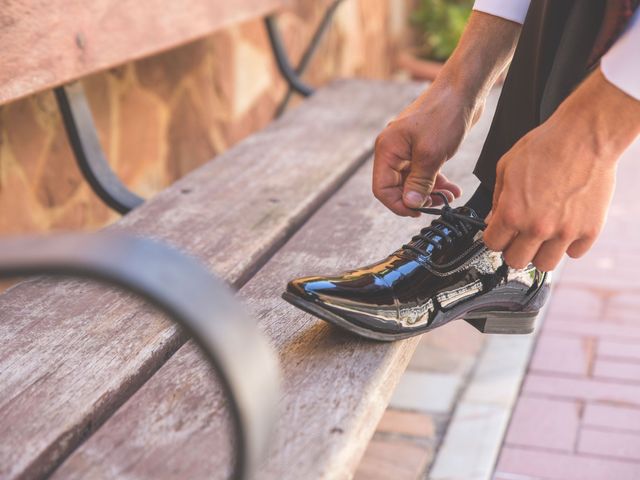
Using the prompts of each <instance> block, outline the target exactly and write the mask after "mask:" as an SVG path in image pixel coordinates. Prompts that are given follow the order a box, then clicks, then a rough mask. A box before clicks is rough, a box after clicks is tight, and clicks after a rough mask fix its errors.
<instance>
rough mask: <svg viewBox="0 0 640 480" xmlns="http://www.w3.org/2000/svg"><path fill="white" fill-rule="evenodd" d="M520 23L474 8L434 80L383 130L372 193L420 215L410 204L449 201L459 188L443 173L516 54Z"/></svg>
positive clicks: (403, 210)
mask: <svg viewBox="0 0 640 480" xmlns="http://www.w3.org/2000/svg"><path fill="white" fill-rule="evenodd" d="M520 28H521V27H520V25H518V24H517V23H514V22H511V21H509V20H505V19H503V18H499V17H495V16H493V15H488V14H486V13H482V12H473V13H472V14H471V18H470V20H469V23H468V25H467V27H466V29H465V32H464V34H463V36H462V38H461V39H460V43H459V45H458V47H457V48H456V50H455V52H454V53H453V55H452V56H451V58H450V59H449V60H448V61H447V63H446V64H445V66H444V67H443V69H442V72H441V73H440V75H438V78H437V79H436V80H435V81H434V83H433V85H432V86H431V87H430V88H429V89H428V90H427V91H426V92H425V93H424V94H422V95H421V96H420V97H419V98H418V99H417V100H416V101H415V102H413V103H412V104H411V105H410V106H409V107H408V108H407V109H406V110H404V111H403V112H402V113H401V114H400V115H399V116H398V117H397V118H396V119H395V120H394V121H393V122H391V123H390V124H389V125H388V126H387V128H386V129H385V130H384V131H383V132H382V133H381V134H380V135H379V137H378V139H377V142H376V149H375V160H374V170H373V193H374V195H375V196H376V198H378V199H379V200H380V201H381V202H382V203H383V204H384V205H386V206H387V207H388V208H389V209H390V210H391V211H393V212H395V213H397V214H398V215H402V216H419V215H420V213H418V212H416V211H415V210H412V208H417V207H421V206H423V205H425V204H430V203H431V204H434V205H436V204H438V203H439V202H440V199H439V197H432V196H431V193H432V192H433V191H434V190H439V191H442V192H443V193H444V194H445V195H447V197H449V200H453V199H454V198H455V197H458V196H460V194H461V191H460V187H458V186H457V185H455V184H454V183H452V182H450V181H449V180H447V178H446V177H445V176H444V175H442V174H441V173H440V169H441V168H442V165H443V164H444V162H445V161H447V160H448V159H449V158H451V157H452V156H453V154H454V153H455V152H456V150H457V149H458V147H459V146H460V142H462V139H463V138H464V136H465V134H466V133H467V131H468V130H469V129H470V128H471V126H472V125H473V124H474V123H475V122H476V121H477V119H478V118H479V116H480V113H481V112H482V108H483V106H484V102H485V99H486V96H487V94H488V92H489V90H490V88H491V86H492V85H493V84H494V83H495V80H496V79H497V78H498V77H499V75H500V73H501V72H502V71H503V70H504V68H505V67H506V65H507V64H508V63H509V61H510V60H511V57H512V56H513V50H514V49H515V45H516V42H517V39H518V36H519V34H520Z"/></svg>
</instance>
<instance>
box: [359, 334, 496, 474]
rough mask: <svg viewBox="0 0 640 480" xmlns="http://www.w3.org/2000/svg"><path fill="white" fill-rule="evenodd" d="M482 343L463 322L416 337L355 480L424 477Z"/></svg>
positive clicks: (479, 336)
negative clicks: (404, 370)
mask: <svg viewBox="0 0 640 480" xmlns="http://www.w3.org/2000/svg"><path fill="white" fill-rule="evenodd" d="M484 340H485V338H484V337H483V336H482V335H481V334H480V333H479V332H477V331H476V330H475V329H474V328H473V327H471V326H469V325H466V324H464V323H463V322H454V323H453V324H451V325H448V326H447V327H446V328H441V329H438V330H436V331H434V332H432V333H430V334H429V335H425V336H423V337H422V340H421V341H420V344H419V345H418V348H417V349H416V352H415V354H414V356H413V358H412V359H411V363H410V364H409V367H408V369H407V372H406V373H405V375H404V376H403V378H402V379H401V381H400V384H399V385H398V387H397V388H396V390H395V392H394V395H393V397H392V399H391V402H390V404H389V408H388V409H387V411H386V412H385V414H384V416H383V417H382V420H381V421H380V423H379V424H378V427H377V429H376V433H375V435H374V437H373V439H372V440H371V442H370V443H369V446H368V447H367V450H366V452H365V454H364V458H363V459H362V462H361V464H360V467H359V468H358V470H357V472H356V474H355V480H389V479H394V480H417V479H421V478H425V476H426V474H427V472H428V470H429V468H430V467H431V465H432V464H433V460H434V458H435V453H436V452H437V450H438V447H439V445H440V444H441V442H442V439H443V437H444V434H445V432H446V429H447V426H448V425H449V422H450V420H451V416H452V414H453V411H454V409H455V407H456V404H457V400H458V398H459V396H460V392H461V391H462V390H463V389H464V387H465V385H466V383H467V378H468V376H469V374H470V373H471V371H472V369H473V366H474V364H475V361H476V359H477V357H478V355H479V354H480V352H481V350H482V348H483V345H484Z"/></svg>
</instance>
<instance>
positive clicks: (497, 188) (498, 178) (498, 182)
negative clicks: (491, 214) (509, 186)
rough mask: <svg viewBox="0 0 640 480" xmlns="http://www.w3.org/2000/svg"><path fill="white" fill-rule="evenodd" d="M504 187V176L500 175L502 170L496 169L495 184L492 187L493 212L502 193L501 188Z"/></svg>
mask: <svg viewBox="0 0 640 480" xmlns="http://www.w3.org/2000/svg"><path fill="white" fill-rule="evenodd" d="M503 185H504V175H503V173H502V169H500V168H498V169H497V171H496V183H495V186H494V187H493V202H492V210H495V209H496V207H497V206H498V200H499V199H500V194H501V193H502V186H503Z"/></svg>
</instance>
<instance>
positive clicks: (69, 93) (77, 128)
mask: <svg viewBox="0 0 640 480" xmlns="http://www.w3.org/2000/svg"><path fill="white" fill-rule="evenodd" d="M55 95H56V99H57V100H58V108H60V112H61V113H62V119H63V122H64V126H65V129H66V131H67V136H68V137H69V142H70V144H71V148H72V149H73V153H74V154H75V157H76V161H77V162H78V166H79V167H80V170H81V171H82V173H83V175H84V177H85V178H86V179H87V181H88V182H89V184H90V185H91V187H92V188H93V191H94V192H95V193H96V195H98V196H99V197H100V198H101V199H102V200H103V201H104V202H105V203H106V204H107V205H109V206H110V207H111V208H113V209H114V210H116V211H117V212H119V213H122V214H125V213H127V212H129V211H131V210H133V209H134V208H136V207H137V206H138V205H140V204H141V203H142V202H144V199H143V198H141V197H139V196H138V195H136V194H135V193H133V192H131V191H130V190H129V189H128V188H127V187H126V186H125V185H124V184H123V183H122V182H121V181H120V179H119V178H118V177H117V176H116V174H115V173H114V172H113V170H112V169H111V166H110V165H109V162H108V161H107V159H106V157H105V154H104V152H103V150H102V147H101V146H100V139H99V138H98V133H97V131H96V127H95V124H94V122H93V115H92V114H91V109H90V108H89V104H88V103H87V99H86V97H85V94H84V89H83V88H82V84H81V83H80V82H76V83H72V84H69V85H66V86H63V87H58V88H56V89H55Z"/></svg>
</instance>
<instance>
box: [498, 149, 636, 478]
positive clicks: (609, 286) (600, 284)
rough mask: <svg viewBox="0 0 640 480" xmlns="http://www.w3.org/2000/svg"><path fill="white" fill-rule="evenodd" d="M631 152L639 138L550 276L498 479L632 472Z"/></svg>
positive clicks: (633, 182) (633, 163)
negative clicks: (593, 226)
mask: <svg viewBox="0 0 640 480" xmlns="http://www.w3.org/2000/svg"><path fill="white" fill-rule="evenodd" d="M639 160H640V142H638V143H637V144H636V145H635V146H634V147H632V148H631V149H630V151H629V152H627V154H626V155H625V157H624V158H623V159H622V161H621V164H620V169H619V172H618V186H617V191H616V195H615V198H614V201H613V205H612V208H611V212H610V216H609V220H608V223H607V226H606V228H605V231H604V232H603V234H602V236H601V238H600V239H599V241H598V242H597V244H596V245H595V247H594V248H593V249H592V251H591V252H590V253H589V254H588V255H586V256H585V257H583V258H582V259H580V260H579V261H575V260H570V261H568V262H567V263H566V264H565V267H564V268H563V270H562V272H561V274H560V276H559V279H558V281H557V282H556V286H557V288H556V291H555V293H554V295H553V297H552V301H551V305H550V307H549V310H548V314H547V316H546V319H545V322H544V325H543V327H542V331H541V334H540V336H539V339H538V342H537V345H536V348H535V351H534V354H533V357H532V360H531V363H530V365H529V370H528V372H527V375H526V378H525V381H524V384H523V387H522V391H521V393H520V397H519V399H518V402H517V406H516V408H515V411H514V414H513V417H512V421H511V424H510V427H509V430H508V433H507V436H506V439H505V444H504V446H503V449H502V452H501V455H500V459H499V462H498V465H497V468H496V474H495V479H496V480H526V479H540V478H543V479H563V480H573V479H576V480H590V479H598V480H608V479H611V480H614V479H615V480H625V479H638V478H640V222H639V221H638V219H639V218H640V202H639V201H638V193H637V192H638V189H639V188H640V186H639V185H638V182H639V181H640V162H639Z"/></svg>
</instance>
